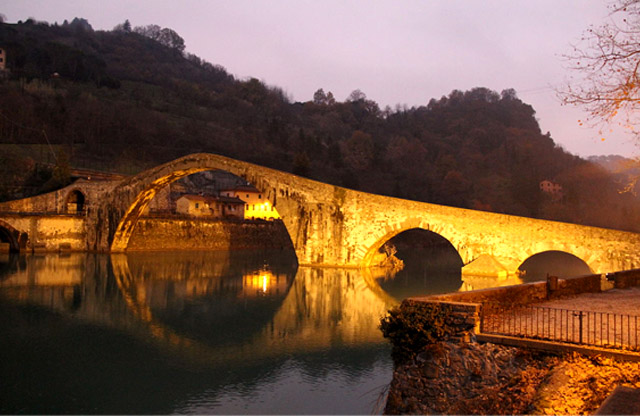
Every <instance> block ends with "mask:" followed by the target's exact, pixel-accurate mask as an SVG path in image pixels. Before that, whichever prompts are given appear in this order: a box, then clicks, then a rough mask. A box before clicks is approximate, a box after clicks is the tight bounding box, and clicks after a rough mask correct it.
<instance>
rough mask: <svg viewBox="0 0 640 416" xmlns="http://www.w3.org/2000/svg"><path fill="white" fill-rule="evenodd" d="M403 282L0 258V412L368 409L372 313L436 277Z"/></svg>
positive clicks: (277, 266)
mask: <svg viewBox="0 0 640 416" xmlns="http://www.w3.org/2000/svg"><path fill="white" fill-rule="evenodd" d="M396 278H397V279H396ZM408 279H409V278H408V277H407V276H404V277H403V275H399V276H396V277H390V276H386V277H385V275H384V273H377V272H376V271H375V270H355V269H331V268H308V267H302V268H296V266H295V257H292V256H290V255H287V254H286V253H285V254H284V255H283V253H268V252H214V253H211V252H184V253H149V252H145V253H129V254H118V255H112V256H107V255H97V254H80V253H75V254H67V255H52V254H49V255H42V256H28V257H24V256H23V257H17V256H5V257H3V258H0V331H1V332H2V334H3V336H2V338H1V339H0V355H1V356H2V357H3V359H2V360H0V361H1V362H2V364H0V377H2V379H3V388H2V389H0V390H1V391H0V411H2V412H3V413H18V412H22V413H24V412H26V413H58V412H62V413H171V412H179V413H370V412H371V410H372V408H373V406H374V402H375V400H376V399H377V398H378V394H379V392H380V391H381V390H382V388H384V387H385V385H386V384H387V383H388V382H389V380H390V377H391V367H392V365H391V361H390V356H389V347H388V346H387V344H386V342H385V341H384V340H383V338H382V336H381V334H380V332H379V330H378V328H377V326H378V322H379V319H380V317H382V316H383V315H384V314H385V313H386V311H387V310H388V309H389V308H390V307H392V306H393V305H394V304H396V303H397V299H396V298H394V297H393V296H392V295H402V296H404V295H418V294H424V293H425V285H426V286H429V285H433V282H435V281H437V280H438V279H434V280H433V281H431V283H430V281H429V279H427V280H426V281H425V280H424V279H423V280H422V281H421V282H422V283H419V284H418V285H417V286H415V285H414V286H413V289H411V288H407V287H406V286H407V285H406V284H404V283H402V282H403V281H404V282H407V281H408ZM394 285H396V286H395V287H396V288H397V286H398V285H399V286H401V287H402V289H401V290H399V291H398V290H396V289H394ZM460 286H464V282H463V281H462V280H461V279H460V276H459V274H458V276H454V278H453V280H452V281H451V282H449V283H444V284H441V285H440V286H438V287H435V288H434V289H433V290H434V291H438V292H442V291H447V290H456V289H457V288H458V287H460ZM385 288H386V289H387V290H386V291H385ZM443 289H445V290H443ZM394 291H395V293H394ZM411 292H413V293H411ZM336 398H339V399H336Z"/></svg>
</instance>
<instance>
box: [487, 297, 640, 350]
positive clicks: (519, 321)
mask: <svg viewBox="0 0 640 416" xmlns="http://www.w3.org/2000/svg"><path fill="white" fill-rule="evenodd" d="M639 323H640V316H636V315H623V314H614V313H608V312H592V311H577V310H570V309H559V308H549V307H544V306H516V307H514V306H508V307H507V306H504V305H493V304H484V305H483V307H482V317H481V323H480V325H481V327H480V328H481V332H482V333H485V334H495V335H506V336H512V337H520V338H530V339H540V340H546V341H555V342H566V343H571V344H585V345H593V346H597V347H602V348H615V349H625V350H632V351H639V350H640V346H639V345H640V343H639V340H638V338H639V335H640V334H639V332H640V327H638V324H639Z"/></svg>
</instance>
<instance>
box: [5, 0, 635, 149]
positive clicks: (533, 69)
mask: <svg viewBox="0 0 640 416" xmlns="http://www.w3.org/2000/svg"><path fill="white" fill-rule="evenodd" d="M606 5H607V2H606V1H605V0H562V1H557V0H535V1H514V0H489V1H476V0H466V1H461V0H446V1H445V0H439V1H434V0H415V1H372V0H366V1H365V0H361V1H348V0H347V1H345V0H323V1H305V0H289V1H280V0H275V1H255V0H233V1H226V0H225V1H205V0H183V1H175V0H173V1H165V0H162V1H160V0H158V1H151V0H107V1H105V0H101V1H97V0H57V1H51V0H4V1H3V4H2V8H0V13H2V14H4V15H5V16H6V20H7V22H9V23H15V22H17V21H18V20H26V19H27V18H29V17H33V18H35V19H36V20H41V21H47V22H49V23H54V22H58V23H62V22H63V21H64V20H65V19H67V20H72V19H73V18H74V17H83V18H85V19H87V20H88V21H89V23H90V24H91V25H92V26H93V28H94V29H96V30H111V29H112V28H113V27H114V26H115V25H117V24H119V23H122V22H124V20H125V19H129V21H130V22H131V24H132V26H143V25H148V24H152V23H153V24H157V25H160V26H161V27H169V28H171V29H173V30H175V31H176V32H177V33H178V34H179V35H180V36H182V37H183V38H184V40H185V43H186V50H187V51H188V52H190V53H193V54H196V55H198V56H200V57H201V58H203V59H205V60H207V61H209V62H211V63H213V64H219V65H222V66H224V67H225V68H226V69H227V71H229V72H230V73H231V74H233V75H235V76H236V77H238V78H241V79H244V78H247V77H255V78H258V79H260V80H262V81H264V82H266V83H267V84H269V85H274V86H278V87H281V88H282V89H283V90H284V91H286V92H287V93H288V95H289V96H290V97H291V99H292V100H294V101H307V100H310V99H312V97H313V93H314V92H315V91H316V90H317V89H318V88H323V89H324V91H325V92H328V91H331V92H333V94H334V96H335V97H336V99H338V100H339V101H343V100H344V99H345V98H346V97H347V96H348V95H349V93H350V92H351V91H353V90H355V89H360V90H361V91H363V92H364V93H365V94H366V95H367V97H368V98H369V99H372V100H374V101H376V102H377V103H378V104H379V105H380V107H381V108H383V107H384V106H386V105H389V106H391V107H392V108H394V107H395V106H396V105H397V104H400V105H404V104H406V105H408V106H418V105H424V104H427V103H428V102H429V100H430V99H431V98H436V99H437V98H440V97H441V96H443V95H448V94H449V93H450V92H451V91H452V90H454V89H458V90H462V91H466V90H468V89H471V88H474V87H487V88H490V89H492V90H495V91H497V92H500V91H502V90H504V89H507V88H514V89H515V90H516V91H517V93H518V97H520V99H522V100H523V101H524V102H526V103H529V104H531V105H532V106H533V108H534V109H535V110H536V113H537V118H538V120H539V123H540V126H541V129H542V131H543V133H546V132H547V131H548V132H550V133H551V136H552V137H553V139H554V140H555V141H556V143H558V144H560V145H562V146H563V147H564V148H565V149H566V150H568V151H570V152H572V153H575V154H578V155H580V156H589V155H594V154H604V155H606V154H621V155H624V156H628V157H631V156H637V154H638V148H637V147H636V146H635V145H634V142H633V139H632V138H631V137H630V136H628V135H626V134H624V133H622V132H620V131H619V130H618V129H614V130H613V131H610V128H609V127H608V126H607V127H604V128H603V127H602V126H600V127H596V128H588V127H580V126H579V123H578V120H580V119H583V120H584V119H585V117H586V115H585V113H584V112H583V111H582V110H580V109H576V108H573V107H566V106H561V105H560V101H559V99H558V98H557V97H556V93H555V90H554V88H556V87H559V86H561V85H562V84H563V82H564V81H565V80H566V79H568V77H569V75H570V74H569V71H568V70H567V68H566V67H567V63H566V62H564V60H563V58H562V55H563V54H567V53H569V52H570V51H571V45H572V44H575V43H577V41H578V40H579V39H580V36H581V35H582V34H583V32H584V31H585V30H586V29H587V28H588V27H589V25H599V24H601V23H603V22H605V21H606V19H607V14H608V10H607V7H606ZM599 130H602V132H600V131H599ZM603 138H604V140H603Z"/></svg>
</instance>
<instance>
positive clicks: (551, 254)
mask: <svg viewBox="0 0 640 416" xmlns="http://www.w3.org/2000/svg"><path fill="white" fill-rule="evenodd" d="M518 271H519V272H525V271H526V274H524V275H523V280H524V281H535V280H543V279H544V278H545V276H546V275H547V274H550V275H555V276H559V277H571V276H579V275H585V274H591V273H593V269H592V268H591V267H590V266H589V264H588V263H587V262H586V261H585V260H584V259H582V258H580V257H579V256H577V255H575V254H573V253H570V252H568V251H561V250H546V251H541V252H539V253H535V254H533V255H531V256H529V257H527V258H526V259H525V260H524V261H523V262H522V263H521V264H520V265H519V266H518Z"/></svg>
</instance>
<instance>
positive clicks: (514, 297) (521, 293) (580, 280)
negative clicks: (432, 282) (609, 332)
mask: <svg viewBox="0 0 640 416" xmlns="http://www.w3.org/2000/svg"><path fill="white" fill-rule="evenodd" d="M601 279H602V276H601V275H599V274H590V275H586V276H578V277H571V278H567V279H557V285H551V284H549V283H548V282H534V283H525V284H521V285H513V286H502V287H495V288H489V289H480V290H472V291H468V292H455V293H447V294H444V295H433V296H426V297H415V298H411V299H414V300H416V301H423V302H424V301H434V300H439V301H451V302H471V303H487V302H491V303H502V304H520V305H523V304H528V303H533V302H538V301H542V300H548V299H554V298H558V297H562V296H569V295H576V294H580V293H587V292H589V293H595V292H600V281H601ZM638 279H639V280H640V271H638Z"/></svg>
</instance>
